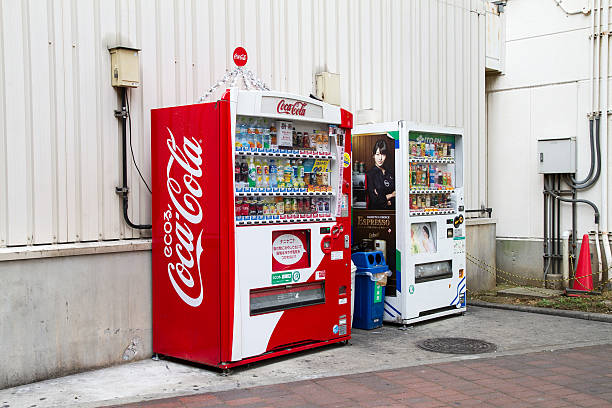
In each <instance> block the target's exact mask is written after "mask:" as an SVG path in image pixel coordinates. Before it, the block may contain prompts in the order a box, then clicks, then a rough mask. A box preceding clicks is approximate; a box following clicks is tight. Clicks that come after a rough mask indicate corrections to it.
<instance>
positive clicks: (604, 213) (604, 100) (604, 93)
mask: <svg viewBox="0 0 612 408" xmlns="http://www.w3.org/2000/svg"><path fill="white" fill-rule="evenodd" d="M601 14H602V16H601V17H602V20H603V28H604V29H603V31H602V33H601V37H602V51H603V55H602V56H601V60H602V63H603V64H602V71H603V72H602V77H603V84H602V85H603V86H602V88H601V119H602V123H601V133H602V138H601V166H600V167H601V168H603V169H604V171H603V172H602V175H601V207H602V208H601V223H600V228H601V230H602V231H606V232H607V231H608V217H609V212H608V211H609V207H608V195H609V188H608V175H609V174H610V169H608V160H609V157H608V68H609V59H610V49H609V46H610V38H609V33H610V28H609V21H610V20H609V19H610V0H604V2H603V10H602V13H601Z"/></svg>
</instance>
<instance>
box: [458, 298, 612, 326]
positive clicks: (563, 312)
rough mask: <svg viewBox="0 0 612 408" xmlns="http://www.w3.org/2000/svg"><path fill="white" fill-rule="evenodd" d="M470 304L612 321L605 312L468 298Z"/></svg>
mask: <svg viewBox="0 0 612 408" xmlns="http://www.w3.org/2000/svg"><path fill="white" fill-rule="evenodd" d="M467 303H468V305H471V306H481V307H490V308H493V309H504V310H516V311H517V312H527V313H540V314H547V315H552V316H561V317H571V318H574V319H583V320H593V321H597V322H605V323H612V315H608V314H605V313H589V312H577V311H575V310H563V309H547V308H545V307H533V306H522V305H508V304H505V303H491V302H483V301H482V300H468V302H467Z"/></svg>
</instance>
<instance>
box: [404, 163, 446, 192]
mask: <svg viewBox="0 0 612 408" xmlns="http://www.w3.org/2000/svg"><path fill="white" fill-rule="evenodd" d="M452 180H453V178H452V173H451V172H449V171H443V170H442V168H440V167H438V166H436V165H434V164H420V163H411V164H410V188H419V189H428V190H452V189H453V183H452Z"/></svg>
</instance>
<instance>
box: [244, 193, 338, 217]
mask: <svg viewBox="0 0 612 408" xmlns="http://www.w3.org/2000/svg"><path fill="white" fill-rule="evenodd" d="M235 203H236V206H235V212H236V219H237V220H238V221H263V220H267V221H272V220H281V219H302V218H323V217H329V216H330V214H331V211H330V208H331V199H330V198H329V197H257V198H254V197H244V198H243V197H237V198H236V201H235Z"/></svg>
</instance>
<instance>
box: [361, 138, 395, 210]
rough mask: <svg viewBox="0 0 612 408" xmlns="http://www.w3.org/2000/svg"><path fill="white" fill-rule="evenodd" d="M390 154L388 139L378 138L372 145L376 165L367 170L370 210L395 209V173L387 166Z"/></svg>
mask: <svg viewBox="0 0 612 408" xmlns="http://www.w3.org/2000/svg"><path fill="white" fill-rule="evenodd" d="M391 153H393V151H391ZM388 154H389V152H388V150H387V142H386V140H385V139H378V140H377V141H376V143H374V146H373V147H372V158H373V159H374V166H373V167H372V168H370V169H369V170H368V171H367V172H366V183H365V184H366V186H367V193H368V207H367V209H368V210H395V175H394V174H393V173H394V171H393V169H392V168H389V167H388V166H385V161H386V160H387V155H388Z"/></svg>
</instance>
